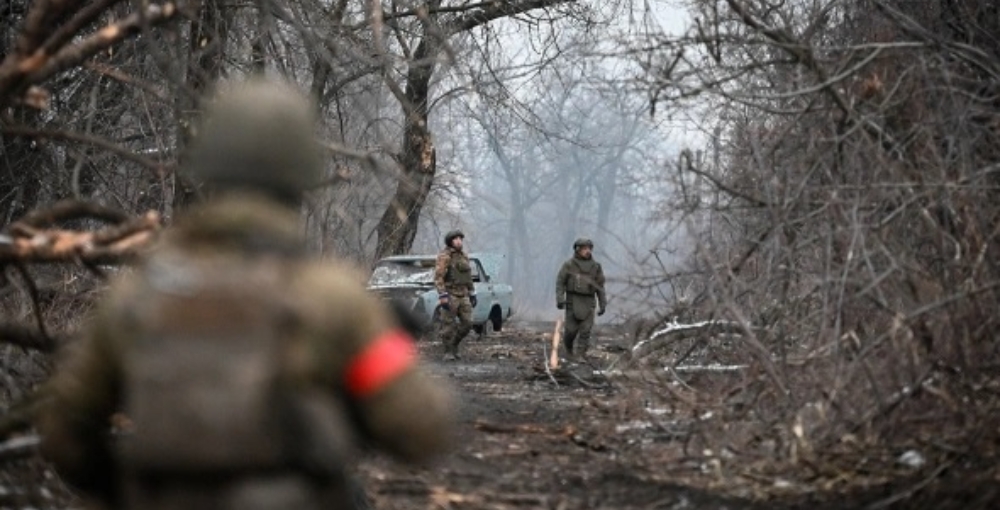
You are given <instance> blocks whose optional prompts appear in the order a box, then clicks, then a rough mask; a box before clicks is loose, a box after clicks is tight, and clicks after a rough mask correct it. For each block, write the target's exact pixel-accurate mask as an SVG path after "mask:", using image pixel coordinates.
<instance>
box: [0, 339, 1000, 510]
mask: <svg viewBox="0 0 1000 510" xmlns="http://www.w3.org/2000/svg"><path fill="white" fill-rule="evenodd" d="M547 333H548V330H547V328H542V327H539V326H538V325H523V324H522V325H517V324H513V325H512V327H511V328H509V330H508V331H505V332H503V333H491V334H490V335H488V336H486V337H485V338H475V337H474V336H470V337H469V338H468V339H467V340H466V342H464V343H463V359H462V361H459V362H450V363H444V362H441V361H439V359H440V344H436V343H433V342H422V343H421V344H420V349H421V351H422V353H423V354H424V357H425V359H426V360H427V361H428V362H429V366H430V369H431V370H432V372H433V373H434V374H435V376H436V377H439V378H441V379H442V380H443V381H447V382H448V383H449V384H451V385H452V386H453V387H454V388H455V389H456V391H457V393H458V396H459V399H460V402H461V408H460V410H459V411H460V412H459V416H460V419H459V426H458V430H457V437H456V444H455V448H454V451H453V452H452V453H451V454H449V455H447V456H446V457H444V458H442V459H439V460H438V461H437V462H436V463H434V464H433V465H431V466H426V467H420V468H415V467H408V466H403V465H400V464H397V463H394V462H392V461H390V460H389V459H387V458H383V457H380V456H375V457H373V458H369V459H367V460H365V461H364V462H363V463H362V465H361V466H360V476H361V478H362V481H363V483H364V485H365V487H366V490H367V492H368V494H369V496H370V499H371V500H372V503H373V504H374V507H375V508H376V509H378V510H390V509H406V510H410V509H420V510H424V509H515V508H522V509H566V510H570V509H678V510H679V509H693V510H699V509H758V508H759V509H772V508H773V509H777V508H809V509H810V510H821V509H831V510H832V509H840V508H871V509H873V510H875V509H882V508H892V509H903V508H907V509H909V508H921V509H923V508H927V509H963V510H964V509H973V508H1000V466H996V465H993V464H990V465H978V466H977V465H968V464H963V463H961V462H958V461H956V462H951V463H948V464H938V466H944V467H947V469H939V468H937V467H934V466H933V465H932V466H929V467H928V468H927V469H925V470H918V471H915V472H913V473H912V474H911V475H909V476H906V475H905V474H904V475H903V476H899V477H896V478H891V479H886V478H881V482H879V483H870V482H868V481H862V482H861V483H857V479H858V478H861V477H859V476H858V474H859V473H861V472H863V471H868V472H869V474H870V475H872V477H871V478H870V479H874V476H875V475H881V474H882V473H884V472H885V470H886V469H890V470H891V469H895V468H894V467H893V463H892V460H891V459H890V460H889V461H888V462H885V463H883V464H881V465H880V466H878V469H869V468H864V467H863V466H862V467H860V468H859V467H858V466H859V464H858V463H857V459H856V458H847V460H846V461H845V462H851V463H853V464H851V465H852V466H853V468H852V469H853V471H852V473H853V474H851V475H850V478H851V479H852V480H850V482H851V483H847V482H848V480H847V478H845V476H847V475H845V474H844V472H842V471H838V467H837V466H827V465H821V466H815V465H809V466H804V465H802V464H792V465H789V464H787V463H786V464H785V465H784V466H780V465H776V464H775V462H774V459H772V458H761V457H754V456H752V455H750V454H749V453H746V452H736V453H733V452H724V451H711V450H709V449H707V448H705V447H704V445H706V444H712V442H706V441H704V440H703V439H704V434H705V430H719V429H705V428H700V426H699V425H698V423H699V422H702V423H705V422H706V421H707V420H706V419H705V417H706V416H707V415H709V414H712V413H713V412H714V413H715V416H714V418H713V419H714V420H720V421H722V422H723V425H724V426H725V427H729V426H730V425H732V429H726V430H736V429H737V427H738V426H739V423H738V422H735V421H731V416H729V415H726V416H722V415H720V414H719V409H715V410H714V411H706V410H705V409H704V408H698V407H697V404H696V405H695V407H692V406H691V403H690V402H688V403H683V402H680V401H679V400H678V399H683V398H684V397H683V395H681V394H673V393H670V390H669V384H663V381H662V380H660V381H655V380H651V379H647V378H649V377H655V376H654V375H653V374H655V373H656V372H657V371H656V370H646V371H642V370H638V371H632V372H629V373H628V374H624V373H621V372H618V373H617V374H616V375H613V376H612V377H610V378H608V377H604V376H601V375H594V371H593V370H592V369H590V368H584V367H578V368H577V369H574V370H573V373H574V374H576V375H577V378H570V377H559V378H558V380H559V381H561V382H560V383H559V384H558V385H557V384H556V383H555V382H554V381H553V380H552V379H550V377H549V375H548V374H546V373H545V371H544V370H542V367H543V366H544V365H543V359H544V351H543V349H545V348H546V347H547V345H548V344H547V340H546V338H545V337H546V335H547ZM624 343H625V340H624V339H623V338H616V337H615V336H614V335H613V334H610V333H609V332H607V331H605V332H602V335H601V336H600V338H599V341H598V346H597V348H596V349H595V350H594V355H595V361H594V364H595V365H597V366H599V367H601V368H606V367H609V366H610V365H612V364H613V363H614V362H615V360H616V359H617V358H619V356H620V354H621V352H622V350H623V349H622V345H623V344H624ZM659 373H662V370H659ZM557 375H560V374H557ZM563 375H565V374H563ZM726 377H730V378H732V377H734V376H733V375H727V374H711V375H707V376H704V377H703V378H702V379H697V378H691V377H689V378H688V381H689V382H691V383H692V384H696V383H697V384H699V385H700V386H701V387H702V388H708V387H710V386H711V384H712V382H713V381H714V382H717V381H719V380H720V379H724V378H726ZM728 382H729V383H731V382H732V379H730V380H729V381H728ZM703 393H709V391H707V390H706V391H703ZM711 433H712V432H710V434H711ZM699 434H701V435H702V436H701V439H699ZM715 434H717V435H716V436H715V438H722V439H724V440H725V439H728V436H727V434H728V433H718V432H715ZM722 442H725V441H722ZM715 443H718V442H715ZM8 454H9V452H8ZM874 456H876V455H874V454H873V455H870V456H869V457H870V458H868V459H867V460H866V462H869V463H870V462H872V457H874ZM5 457H6V460H5V462H4V463H3V466H2V468H0V510H2V509H7V508H53V509H64V508H79V503H78V502H76V501H74V498H73V497H72V496H71V495H70V494H69V493H68V491H66V489H65V488H64V487H63V485H62V484H61V483H59V481H58V479H57V478H56V477H54V476H53V474H52V473H51V471H50V470H49V469H47V468H46V466H45V464H44V463H43V462H41V461H40V460H39V459H38V458H37V456H35V455H30V454H28V455H26V456H18V458H17V459H11V458H10V457H9V455H5ZM867 465H871V464H867ZM817 469H818V470H819V471H817ZM824 471H825V472H830V473H832V474H833V477H832V478H831V480H833V481H834V482H836V483H830V484H829V485H828V486H829V487H832V489H822V488H821V487H822V486H823V485H824V484H827V480H824V479H823V478H822V477H819V476H817V475H816V473H817V472H824Z"/></svg>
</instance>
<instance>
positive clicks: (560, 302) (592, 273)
mask: <svg viewBox="0 0 1000 510" xmlns="http://www.w3.org/2000/svg"><path fill="white" fill-rule="evenodd" d="M593 251H594V243H593V241H591V240H590V239H586V238H580V239H577V240H576V242H574V243H573V256H572V257H571V258H570V259H569V260H567V261H566V262H564V263H563V265H562V267H561V268H560V269H559V274H558V276H556V307H557V308H559V309H560V310H563V309H565V310H566V318H565V322H564V325H565V326H564V327H565V335H564V336H563V345H565V346H566V353H567V355H568V359H569V360H570V361H577V360H581V359H585V357H586V355H587V350H588V349H590V335H591V331H592V330H593V329H594V310H595V308H596V310H597V315H604V312H605V310H607V297H606V296H605V293H604V270H603V269H601V264H599V263H598V262H597V261H596V260H594V258H593ZM595 296H596V298H595Z"/></svg>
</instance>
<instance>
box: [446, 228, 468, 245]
mask: <svg viewBox="0 0 1000 510" xmlns="http://www.w3.org/2000/svg"><path fill="white" fill-rule="evenodd" d="M456 237H461V238H462V239H465V234H463V233H462V231H461V230H452V231H451V232H448V233H447V234H445V235H444V245H445V246H451V242H452V241H454V240H455V238H456Z"/></svg>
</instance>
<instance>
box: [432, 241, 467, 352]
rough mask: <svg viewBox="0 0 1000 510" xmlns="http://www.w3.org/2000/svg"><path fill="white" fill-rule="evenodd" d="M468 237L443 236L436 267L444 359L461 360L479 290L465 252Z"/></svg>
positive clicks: (435, 276) (435, 278)
mask: <svg viewBox="0 0 1000 510" xmlns="http://www.w3.org/2000/svg"><path fill="white" fill-rule="evenodd" d="M464 241H465V234H463V233H462V231H461V230H452V231H451V232H448V233H447V234H445V236H444V249H443V250H441V253H438V256H437V264H435V267H434V285H435V286H436V287H437V291H438V310H440V312H439V313H440V316H439V321H440V326H441V333H440V337H441V344H442V345H443V346H444V360H445V361H454V360H457V359H460V357H459V355H458V344H459V343H460V342H461V341H462V339H463V338H465V335H468V334H469V331H470V330H472V309H473V308H475V307H476V304H477V299H476V287H475V285H473V283H472V264H471V263H470V262H469V257H468V256H467V255H466V254H465V252H464V251H462V244H463V243H464Z"/></svg>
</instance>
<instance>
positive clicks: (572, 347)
mask: <svg viewBox="0 0 1000 510" xmlns="http://www.w3.org/2000/svg"><path fill="white" fill-rule="evenodd" d="M566 297H567V298H568V299H567V301H566V318H565V320H564V322H563V343H564V344H565V346H566V352H567V354H568V355H569V359H578V358H582V357H583V356H585V355H586V354H587V351H588V350H589V349H590V335H591V332H592V331H593V329H594V310H595V309H596V307H597V305H596V303H597V300H596V299H595V298H594V296H593V295H589V296H588V295H583V294H568V295H567V296H566Z"/></svg>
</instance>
